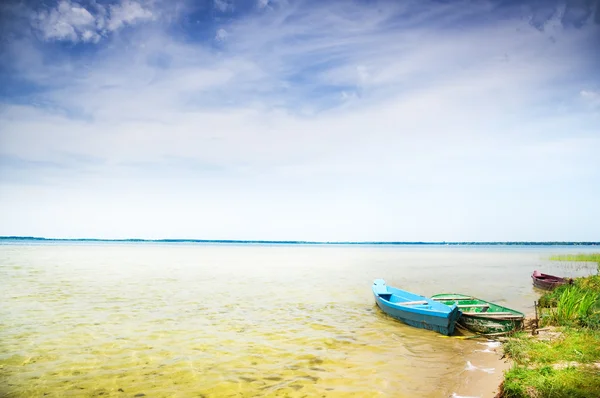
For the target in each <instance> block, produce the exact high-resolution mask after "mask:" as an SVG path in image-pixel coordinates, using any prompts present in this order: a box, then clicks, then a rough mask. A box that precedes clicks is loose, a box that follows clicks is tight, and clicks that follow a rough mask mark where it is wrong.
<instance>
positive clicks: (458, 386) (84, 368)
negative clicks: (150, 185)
mask: <svg viewBox="0 0 600 398" xmlns="http://www.w3.org/2000/svg"><path fill="white" fill-rule="evenodd" d="M594 249H596V251H597V248H594V247H591V248H590V247H556V246H548V247H546V246H536V247H529V246H526V247H516V246H507V247H505V246H485V247H481V246H345V245H332V246H327V245H325V246H320V245H319V246H315V245H271V246H269V245H226V244H212V245H211V244H152V243H126V244H119V243H66V242H62V243H43V244H27V243H23V242H21V243H18V244H17V243H15V244H2V245H0V283H1V286H2V289H1V292H0V299H1V303H2V305H1V308H0V378H1V379H0V385H1V386H2V387H0V393H1V394H4V395H6V396H10V397H20V396H135V395H136V394H145V395H146V396H152V397H161V396H181V397H187V396H199V397H202V396H204V397H252V396H290V397H302V396H309V397H312V396H327V397H330V396H331V397H345V396H357V397H382V396H383V397H385V396H390V397H392V396H393V397H414V396H420V397H448V396H451V395H452V394H453V393H458V394H465V392H472V391H473V385H475V384H476V381H477V380H481V379H482V378H485V377H490V376H489V375H490V374H492V373H493V372H494V371H491V370H490V371H489V372H486V371H485V370H481V369H479V370H478V369H475V370H474V369H473V368H472V366H471V365H474V366H478V365H479V367H480V368H482V367H485V366H484V365H485V363H489V360H487V357H486V355H488V356H489V354H487V353H482V352H481V349H482V348H485V346H483V345H482V344H480V343H481V341H474V340H463V339H457V338H444V337H443V336H441V335H439V334H436V333H434V332H429V331H423V330H420V329H415V328H411V327H409V326H405V325H403V324H401V323H399V322H397V321H394V320H392V319H390V318H388V317H387V316H385V315H384V314H382V313H381V311H379V310H378V309H377V308H376V307H375V306H374V301H373V298H372V296H371V290H370V285H371V283H372V281H373V279H376V278H384V279H386V281H387V282H388V284H390V285H393V286H397V287H401V288H405V289H406V290H410V291H413V292H415V293H419V294H424V295H431V294H435V293H443V292H458V293H461V292H462V293H468V294H472V295H474V296H479V297H482V298H486V299H488V300H490V301H495V302H498V303H499V304H504V305H507V306H509V307H513V308H515V309H517V310H521V311H523V312H525V313H531V312H532V310H533V301H534V300H535V299H536V298H537V296H538V293H537V292H536V291H535V290H534V289H533V288H532V286H531V279H530V274H531V272H532V270H533V269H539V270H541V271H544V272H549V273H559V274H567V275H587V274H590V273H592V272H593V271H594V270H595V265H592V264H583V265H582V264H576V265H573V264H568V263H566V264H565V263H557V262H550V261H549V260H548V257H549V256H550V255H551V254H554V253H566V252H575V253H577V252H585V251H594ZM469 364H470V365H469ZM469 369H470V370H469ZM496 379H497V377H496ZM465 395H467V394H465Z"/></svg>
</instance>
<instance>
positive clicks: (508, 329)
mask: <svg viewBox="0 0 600 398" xmlns="http://www.w3.org/2000/svg"><path fill="white" fill-rule="evenodd" d="M458 324H459V325H460V326H462V327H464V328H465V329H467V330H470V331H471V332H473V333H479V334H498V335H499V334H507V333H512V332H513V331H516V330H521V329H523V319H522V318H521V319H492V318H489V317H482V316H474V315H462V316H461V317H460V318H458Z"/></svg>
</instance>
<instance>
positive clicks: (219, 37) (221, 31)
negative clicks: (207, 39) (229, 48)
mask: <svg viewBox="0 0 600 398" xmlns="http://www.w3.org/2000/svg"><path fill="white" fill-rule="evenodd" d="M227 36H228V33H227V31H226V30H225V29H223V28H221V29H218V30H217V33H216V34H215V40H217V41H223V40H225V39H227Z"/></svg>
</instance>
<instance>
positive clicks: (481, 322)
mask: <svg viewBox="0 0 600 398" xmlns="http://www.w3.org/2000/svg"><path fill="white" fill-rule="evenodd" d="M431 298H432V299H434V300H436V301H439V302H441V303H444V304H446V305H453V304H456V305H457V306H458V307H459V308H460V309H461V316H460V318H459V319H458V324H459V325H460V326H462V327H463V328H465V329H467V330H469V331H471V332H473V333H478V334H485V335H501V334H507V333H512V332H514V331H516V330H520V329H522V328H523V322H524V319H525V314H523V313H521V312H519V311H515V310H513V309H510V308H507V307H503V306H500V305H498V304H494V303H491V302H489V301H485V300H482V299H478V298H475V297H470V296H467V295H463V294H456V293H451V294H437V295H435V296H432V297H431Z"/></svg>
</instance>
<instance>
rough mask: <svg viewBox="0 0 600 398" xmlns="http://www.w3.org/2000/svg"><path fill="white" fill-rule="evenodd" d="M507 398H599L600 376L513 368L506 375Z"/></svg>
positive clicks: (587, 372)
mask: <svg viewBox="0 0 600 398" xmlns="http://www.w3.org/2000/svg"><path fill="white" fill-rule="evenodd" d="M502 396H503V397H506V398H542V397H544V398H590V397H600V373H598V372H597V371H594V370H593V369H587V368H586V369H584V368H574V367H571V368H569V367H568V368H565V369H553V368H552V367H551V366H545V367H542V368H539V369H528V368H524V367H517V366H515V367H513V368H512V369H511V370H509V371H508V372H506V374H505V379H504V385H503V393H502Z"/></svg>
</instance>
